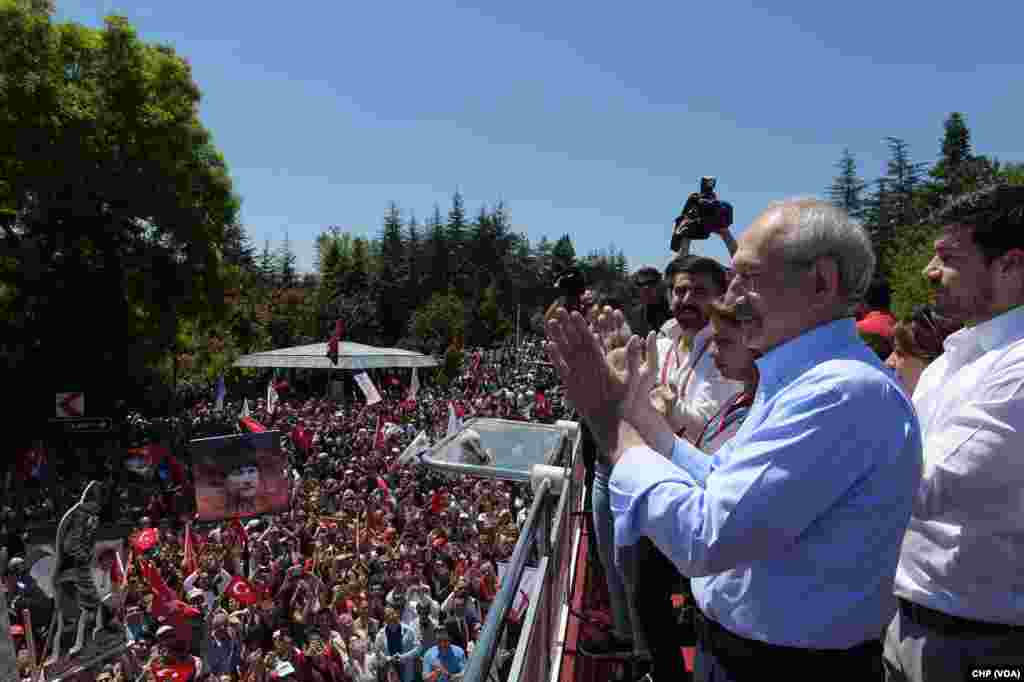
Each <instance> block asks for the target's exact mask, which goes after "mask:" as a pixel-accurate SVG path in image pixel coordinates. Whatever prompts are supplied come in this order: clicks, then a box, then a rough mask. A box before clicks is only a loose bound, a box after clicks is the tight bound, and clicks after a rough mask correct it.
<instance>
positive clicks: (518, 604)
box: [498, 561, 541, 621]
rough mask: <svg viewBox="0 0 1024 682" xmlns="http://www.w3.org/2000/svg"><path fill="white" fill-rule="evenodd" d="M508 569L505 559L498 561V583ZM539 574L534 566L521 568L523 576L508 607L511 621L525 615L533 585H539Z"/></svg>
mask: <svg viewBox="0 0 1024 682" xmlns="http://www.w3.org/2000/svg"><path fill="white" fill-rule="evenodd" d="M507 570H508V562H507V561H499V562H498V585H499V586H500V585H501V581H502V579H503V578H504V577H505V572H506V571H507ZM540 577H541V576H540V574H538V573H537V569H536V568H531V567H529V566H527V567H526V568H524V569H523V578H522V580H520V581H519V589H518V590H516V596H515V599H513V600H512V606H511V608H510V609H509V616H510V617H511V618H512V620H513V621H518V620H519V619H520V618H522V617H523V616H525V615H526V609H528V608H529V607H530V602H531V601H533V595H534V592H536V590H535V589H534V588H535V587H538V586H539V579H540Z"/></svg>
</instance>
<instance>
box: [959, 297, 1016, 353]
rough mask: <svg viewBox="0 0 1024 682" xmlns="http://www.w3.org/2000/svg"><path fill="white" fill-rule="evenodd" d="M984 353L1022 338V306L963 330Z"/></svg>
mask: <svg viewBox="0 0 1024 682" xmlns="http://www.w3.org/2000/svg"><path fill="white" fill-rule="evenodd" d="M964 331H966V332H967V333H966V334H964V336H968V337H973V338H974V339H975V341H976V342H977V344H978V346H980V347H981V349H982V350H983V351H985V352H986V353H987V352H988V351H991V350H995V349H996V348H1001V347H1003V346H1006V345H1008V344H1010V343H1012V342H1014V341H1017V340H1019V339H1021V338H1024V306H1017V307H1016V308H1013V309H1011V310H1007V311H1006V312H1005V313H1003V314H1001V315H997V316H996V317H993V318H992V319H991V320H986V321H985V322H982V323H981V324H979V325H977V326H975V327H972V328H970V329H966V330H964Z"/></svg>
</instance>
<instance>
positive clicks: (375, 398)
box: [356, 372, 381, 406]
mask: <svg viewBox="0 0 1024 682" xmlns="http://www.w3.org/2000/svg"><path fill="white" fill-rule="evenodd" d="M356 383H357V384H359V388H360V389H362V391H363V395H364V396H366V404H367V406H369V405H376V404H377V403H379V402H380V401H381V397H380V393H379V392H378V391H377V387H376V386H374V385H373V379H371V378H370V375H369V374H367V373H366V372H360V373H359V374H357V375H356Z"/></svg>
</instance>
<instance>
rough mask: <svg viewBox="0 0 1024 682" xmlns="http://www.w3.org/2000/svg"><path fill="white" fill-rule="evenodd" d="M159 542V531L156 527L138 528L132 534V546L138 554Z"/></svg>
mask: <svg viewBox="0 0 1024 682" xmlns="http://www.w3.org/2000/svg"><path fill="white" fill-rule="evenodd" d="M159 542H160V531H158V530H157V529H156V528H146V529H145V530H140V531H139V532H137V533H135V534H134V535H133V536H132V547H133V548H134V549H135V551H136V552H138V553H139V554H145V553H146V552H148V551H149V550H151V549H153V548H154V547H156V546H157V544H158V543H159Z"/></svg>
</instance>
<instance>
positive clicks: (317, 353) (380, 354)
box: [235, 341, 438, 370]
mask: <svg viewBox="0 0 1024 682" xmlns="http://www.w3.org/2000/svg"><path fill="white" fill-rule="evenodd" d="M437 364H438V362H437V360H436V359H434V358H432V357H431V356H429V355H423V354H422V353H417V352H416V351H411V350H403V349H401V348H377V347H376V346H364V345H363V344H361V343H351V342H348V341H342V342H341V343H339V344H338V364H337V365H335V364H333V363H332V362H331V361H330V360H329V359H328V358H327V344H326V343H314V344H311V345H308V346H293V347H291V348H278V349H277V350H268V351H266V352H263V353H250V354H249V355H243V356H242V357H240V358H238V360H236V361H235V367H294V368H298V369H349V370H364V369H382V368H387V367H404V368H412V367H436V366H437Z"/></svg>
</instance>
